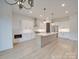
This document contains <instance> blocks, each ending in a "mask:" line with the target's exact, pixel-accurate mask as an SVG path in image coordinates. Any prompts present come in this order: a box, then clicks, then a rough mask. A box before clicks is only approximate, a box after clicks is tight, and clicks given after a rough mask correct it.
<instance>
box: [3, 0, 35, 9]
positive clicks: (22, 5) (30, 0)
mask: <svg viewBox="0 0 79 59" xmlns="http://www.w3.org/2000/svg"><path fill="white" fill-rule="evenodd" d="M4 1H5V2H6V3H7V4H9V5H16V4H17V5H18V7H19V9H22V8H25V9H28V10H29V9H31V8H32V7H33V6H34V1H33V0H13V2H12V1H10V0H4ZM25 2H27V4H28V5H29V7H26V6H25Z"/></svg>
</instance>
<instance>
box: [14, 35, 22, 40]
mask: <svg viewBox="0 0 79 59" xmlns="http://www.w3.org/2000/svg"><path fill="white" fill-rule="evenodd" d="M17 38H22V34H15V35H14V39H17Z"/></svg>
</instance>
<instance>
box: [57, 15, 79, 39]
mask: <svg viewBox="0 0 79 59" xmlns="http://www.w3.org/2000/svg"><path fill="white" fill-rule="evenodd" d="M63 20H64V19H63ZM55 23H56V24H57V25H58V26H59V31H61V29H64V30H62V31H61V32H59V37H63V38H68V39H72V40H77V39H78V36H77V35H78V19H77V14H75V15H73V16H70V17H69V18H67V21H66V20H65V21H61V22H55Z"/></svg>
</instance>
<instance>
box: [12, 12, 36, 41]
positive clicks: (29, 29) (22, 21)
mask: <svg viewBox="0 0 79 59" xmlns="http://www.w3.org/2000/svg"><path fill="white" fill-rule="evenodd" d="M33 26H34V19H33V18H31V17H28V16H25V15H21V14H18V13H13V34H22V38H21V39H16V41H15V40H14V41H15V42H22V41H27V40H31V39H33V38H34V37H35V36H34V32H33V29H34V27H33Z"/></svg>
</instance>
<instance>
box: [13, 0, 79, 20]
mask: <svg viewBox="0 0 79 59" xmlns="http://www.w3.org/2000/svg"><path fill="white" fill-rule="evenodd" d="M62 3H64V4H65V7H62V6H61V4H62ZM77 4H78V1H77V0H34V7H33V8H32V9H31V11H32V13H31V14H29V16H32V17H37V18H40V19H42V18H43V17H40V15H43V14H44V10H43V8H46V9H47V10H46V13H45V15H46V17H50V16H51V13H54V15H53V17H54V18H62V17H65V16H69V15H73V14H75V13H77V10H78V9H77ZM13 11H14V12H15V13H19V14H23V15H28V10H25V9H22V10H19V8H18V6H17V5H15V6H13ZM65 11H69V13H68V14H66V13H65Z"/></svg>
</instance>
